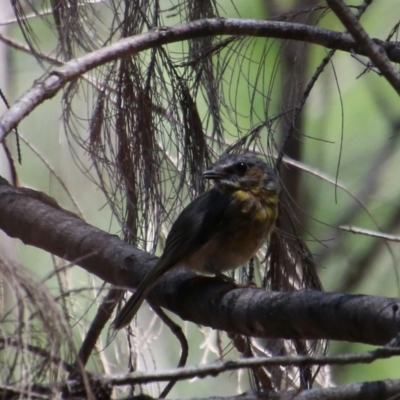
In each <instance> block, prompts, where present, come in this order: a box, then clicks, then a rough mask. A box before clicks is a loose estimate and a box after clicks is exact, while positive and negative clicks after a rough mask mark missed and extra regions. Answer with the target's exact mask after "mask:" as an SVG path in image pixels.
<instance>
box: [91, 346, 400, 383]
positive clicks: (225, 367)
mask: <svg viewBox="0 0 400 400" xmlns="http://www.w3.org/2000/svg"><path fill="white" fill-rule="evenodd" d="M398 355H400V348H390V347H382V348H380V349H377V350H374V351H371V352H367V353H359V354H340V355H336V356H283V357H253V358H242V359H240V360H236V361H232V360H231V361H220V362H215V363H213V364H207V365H199V366H195V367H186V368H175V369H169V370H166V371H155V372H152V373H142V372H133V373H129V374H123V375H114V376H112V375H107V376H103V377H98V378H97V379H99V380H100V381H102V383H103V384H105V385H115V386H122V385H128V384H139V383H141V384H143V383H150V382H162V381H169V380H171V379H175V380H185V379H192V378H205V377H206V376H216V375H219V374H220V373H222V372H226V371H234V370H237V369H242V368H254V367H261V366H264V367H265V366H271V365H280V366H293V365H298V366H301V365H348V364H370V363H371V362H373V361H376V360H379V359H386V358H390V357H393V356H398Z"/></svg>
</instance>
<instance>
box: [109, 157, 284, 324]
mask: <svg viewBox="0 0 400 400" xmlns="http://www.w3.org/2000/svg"><path fill="white" fill-rule="evenodd" d="M202 177H203V178H204V179H208V180H212V181H213V183H214V186H213V188H212V189H210V190H208V191H206V192H205V193H203V194H202V195H200V196H199V197H197V198H196V199H194V200H193V201H192V202H191V203H190V204H189V205H188V206H187V207H186V208H185V209H184V210H183V211H182V212H181V213H180V215H179V216H178V218H177V219H176V221H175V222H174V223H173V225H172V227H171V230H170V232H169V234H168V236H167V239H166V242H165V247H164V250H163V253H162V255H161V257H160V258H159V260H158V262H157V263H156V264H155V266H154V267H153V268H152V269H151V270H150V272H149V273H148V274H147V275H146V277H145V278H144V280H143V281H142V282H141V283H140V285H139V286H138V288H137V290H136V292H135V293H134V294H133V295H132V296H131V297H130V299H129V300H128V301H127V303H126V304H125V305H124V307H123V308H122V309H121V311H120V312H119V313H118V314H117V316H116V318H115V319H114V321H113V323H112V326H113V328H114V329H115V330H119V329H122V328H124V327H125V326H127V325H129V323H130V321H131V320H132V319H133V317H134V316H135V314H136V313H137V311H138V310H139V308H140V306H141V304H142V302H143V301H144V299H145V298H146V296H147V295H148V293H149V291H150V290H151V289H152V287H153V286H154V284H155V283H156V282H157V280H158V279H159V278H160V277H161V276H162V275H163V274H164V273H166V272H167V271H169V270H171V269H173V268H177V267H185V268H187V269H189V270H193V271H196V272H200V273H206V274H214V275H216V276H219V277H225V275H223V272H225V271H229V270H233V269H235V268H238V267H240V266H242V265H244V264H246V263H247V262H248V261H249V260H250V259H251V258H252V257H253V256H254V255H255V253H256V252H257V251H258V250H259V249H260V247H261V246H262V245H263V244H264V243H265V241H266V240H267V238H268V236H269V234H270V233H271V231H272V230H273V228H274V226H275V221H276V218H277V215H278V202H279V191H280V185H279V179H278V175H277V173H276V172H275V171H274V169H273V168H272V167H271V166H270V165H269V164H268V163H267V162H266V161H264V160H263V159H261V158H259V157H258V156H256V155H255V154H253V153H244V154H230V153H225V154H223V155H222V156H221V157H220V158H219V159H218V160H217V162H216V163H215V164H214V166H213V167H212V168H211V169H209V170H206V171H205V172H204V173H203V175H202ZM226 278H227V277H226Z"/></svg>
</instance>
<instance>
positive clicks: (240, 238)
mask: <svg viewBox="0 0 400 400" xmlns="http://www.w3.org/2000/svg"><path fill="white" fill-rule="evenodd" d="M233 198H234V200H233V201H232V204H231V205H230V207H229V208H228V209H227V211H226V213H225V216H224V218H223V221H222V222H221V223H220V226H216V227H215V233H214V234H213V235H212V236H211V238H210V240H209V241H208V242H207V243H205V244H204V245H203V246H202V247H201V248H200V249H199V250H197V251H196V252H194V253H193V254H192V255H190V256H189V257H188V259H187V260H186V262H185V263H184V264H186V265H188V266H190V268H191V269H194V270H196V271H200V272H206V273H215V272H216V271H218V272H224V271H228V270H231V269H235V268H237V267H239V266H241V265H244V264H245V263H246V262H248V261H249V260H250V258H252V257H253V256H254V255H255V253H256V252H257V250H258V249H259V248H260V247H261V246H262V245H263V243H264V242H265V241H266V239H267V237H268V235H269V233H270V232H271V230H272V228H273V226H274V224H275V219H276V215H277V207H276V204H275V203H271V202H268V201H266V200H265V199H264V198H263V197H262V196H260V195H255V194H253V193H251V192H249V191H242V190H238V191H236V192H235V193H234V194H233Z"/></svg>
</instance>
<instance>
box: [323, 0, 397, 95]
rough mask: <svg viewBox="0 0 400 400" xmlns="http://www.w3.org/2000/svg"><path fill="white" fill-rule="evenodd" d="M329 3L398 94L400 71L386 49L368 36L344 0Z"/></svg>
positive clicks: (329, 1)
mask: <svg viewBox="0 0 400 400" xmlns="http://www.w3.org/2000/svg"><path fill="white" fill-rule="evenodd" d="M327 3H328V5H329V7H330V8H331V9H332V10H333V11H334V12H335V14H336V15H337V16H338V18H339V19H340V20H341V21H342V23H343V25H344V26H345V27H346V28H347V30H348V31H349V32H350V33H351V35H352V36H353V38H354V40H355V41H356V42H357V44H358V45H359V47H360V48H361V49H362V50H363V52H365V53H366V55H367V56H368V57H369V58H370V59H371V61H372V62H373V63H374V65H375V66H376V67H377V68H378V69H379V71H380V72H381V73H382V75H383V76H384V77H385V78H386V79H387V80H388V82H389V83H390V84H391V85H392V86H393V88H394V89H395V90H396V92H397V94H400V73H399V71H397V69H396V68H395V67H394V66H393V65H392V63H391V62H390V59H389V57H388V55H387V54H386V52H385V49H384V48H383V47H382V46H380V45H379V44H377V43H375V42H374V41H373V40H372V39H371V38H370V37H369V36H368V34H367V32H366V31H365V30H364V28H363V27H362V26H361V24H360V22H359V21H358V19H357V17H356V16H355V15H354V14H353V13H352V12H351V11H350V9H349V8H348V7H347V6H346V4H345V3H344V2H343V1H342V0H327Z"/></svg>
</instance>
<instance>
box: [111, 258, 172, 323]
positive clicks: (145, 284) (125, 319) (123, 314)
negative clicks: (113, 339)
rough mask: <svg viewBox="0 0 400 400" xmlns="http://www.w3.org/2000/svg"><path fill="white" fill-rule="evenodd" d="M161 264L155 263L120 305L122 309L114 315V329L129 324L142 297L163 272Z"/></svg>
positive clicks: (145, 295) (144, 296)
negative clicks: (123, 303) (132, 292)
mask: <svg viewBox="0 0 400 400" xmlns="http://www.w3.org/2000/svg"><path fill="white" fill-rule="evenodd" d="M164 270H165V269H164V268H163V267H162V266H161V265H155V266H154V267H153V269H152V270H151V271H150V272H149V273H148V274H147V275H146V277H145V278H144V280H143V281H142V282H141V283H140V285H139V287H138V288H137V290H136V292H135V293H134V294H133V295H132V296H131V298H130V299H129V300H128V301H127V303H126V304H125V305H124V306H123V307H122V310H121V311H120V312H119V313H118V315H117V316H116V317H115V319H114V321H113V323H112V326H113V327H114V329H116V330H118V329H122V328H124V327H125V326H127V325H129V323H130V322H131V321H132V319H133V317H134V316H135V315H136V313H137V312H138V310H139V308H140V306H141V305H142V303H143V301H144V299H145V298H146V297H147V295H148V294H149V292H150V290H151V289H152V288H153V286H154V284H155V283H156V282H157V280H158V278H160V276H161V275H162V274H163V273H164V272H165V271H164Z"/></svg>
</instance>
